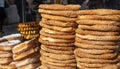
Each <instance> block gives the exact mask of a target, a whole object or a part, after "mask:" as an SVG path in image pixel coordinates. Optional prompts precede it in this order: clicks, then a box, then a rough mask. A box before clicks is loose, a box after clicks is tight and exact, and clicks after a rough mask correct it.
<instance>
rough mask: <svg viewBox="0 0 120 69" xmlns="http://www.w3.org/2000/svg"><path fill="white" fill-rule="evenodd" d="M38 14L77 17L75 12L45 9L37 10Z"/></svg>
mask: <svg viewBox="0 0 120 69" xmlns="http://www.w3.org/2000/svg"><path fill="white" fill-rule="evenodd" d="M38 12H40V13H42V14H51V15H57V16H65V17H77V14H76V11H68V10H65V11H57V10H46V9H39V10H38Z"/></svg>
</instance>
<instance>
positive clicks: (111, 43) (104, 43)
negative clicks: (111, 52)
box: [75, 37, 118, 49]
mask: <svg viewBox="0 0 120 69" xmlns="http://www.w3.org/2000/svg"><path fill="white" fill-rule="evenodd" d="M75 41H76V42H77V43H84V44H89V45H90V44H91V45H93V46H96V45H98V46H99V45H100V46H101V45H102V46H104V47H105V46H110V48H111V49H112V48H113V49H115V48H116V46H117V45H118V42H117V41H96V40H86V39H81V38H79V37H76V38H75ZM93 46H92V47H93ZM96 47H97V46H96ZM106 48H107V49H108V48H109V47H106ZM99 49H101V48H99ZM103 49H104V48H103Z"/></svg>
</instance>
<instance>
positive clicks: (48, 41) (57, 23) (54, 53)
mask: <svg viewBox="0 0 120 69" xmlns="http://www.w3.org/2000/svg"><path fill="white" fill-rule="evenodd" d="M39 8H40V9H39V12H40V13H41V16H42V21H41V22H40V26H42V30H41V31H40V34H41V35H40V38H39V41H40V42H41V43H42V44H41V50H40V53H41V57H40V60H41V63H42V65H41V69H75V68H76V61H75V56H74V52H73V51H74V48H75V46H74V41H75V39H74V38H75V35H74V34H75V29H76V23H75V21H76V20H77V15H76V11H77V10H79V9H80V6H79V5H59V4H52V5H47V4H44V5H43V4H42V5H40V6H39Z"/></svg>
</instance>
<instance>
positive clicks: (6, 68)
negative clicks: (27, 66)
mask: <svg viewBox="0 0 120 69" xmlns="http://www.w3.org/2000/svg"><path fill="white" fill-rule="evenodd" d="M0 68H1V69H16V66H15V65H14V64H10V65H0Z"/></svg>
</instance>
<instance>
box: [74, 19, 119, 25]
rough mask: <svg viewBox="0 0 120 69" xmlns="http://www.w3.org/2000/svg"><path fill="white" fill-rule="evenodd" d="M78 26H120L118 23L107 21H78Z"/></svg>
mask: <svg viewBox="0 0 120 69" xmlns="http://www.w3.org/2000/svg"><path fill="white" fill-rule="evenodd" d="M76 22H77V24H80V25H115V26H120V24H119V22H118V21H107V20H78V21H76Z"/></svg>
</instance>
